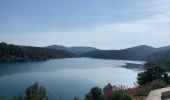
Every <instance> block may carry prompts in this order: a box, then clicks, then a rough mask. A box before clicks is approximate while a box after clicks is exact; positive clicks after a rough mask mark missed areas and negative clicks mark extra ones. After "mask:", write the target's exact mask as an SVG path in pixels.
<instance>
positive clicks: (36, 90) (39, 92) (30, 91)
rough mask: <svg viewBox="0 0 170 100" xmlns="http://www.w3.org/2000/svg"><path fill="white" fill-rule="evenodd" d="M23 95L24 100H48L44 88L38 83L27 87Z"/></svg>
mask: <svg viewBox="0 0 170 100" xmlns="http://www.w3.org/2000/svg"><path fill="white" fill-rule="evenodd" d="M25 94H26V97H25V99H26V100H48V97H47V94H46V90H45V88H44V87H42V86H39V85H38V83H35V84H33V85H32V86H29V87H28V88H27V89H26V91H25Z"/></svg>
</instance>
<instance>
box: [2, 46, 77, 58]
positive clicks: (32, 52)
mask: <svg viewBox="0 0 170 100" xmlns="http://www.w3.org/2000/svg"><path fill="white" fill-rule="evenodd" d="M74 56H75V55H74V54H72V53H70V52H68V51H66V50H55V49H48V48H41V47H28V46H17V45H12V44H6V43H0V61H39V60H47V59H55V58H66V57H74Z"/></svg>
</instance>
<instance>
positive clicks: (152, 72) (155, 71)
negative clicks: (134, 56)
mask: <svg viewBox="0 0 170 100" xmlns="http://www.w3.org/2000/svg"><path fill="white" fill-rule="evenodd" d="M156 79H160V80H163V81H165V82H166V83H169V80H170V79H169V76H168V74H167V73H166V71H165V69H164V68H162V67H161V66H155V67H151V68H148V69H146V71H144V72H141V73H139V74H138V77H137V83H138V84H139V85H145V84H146V83H148V82H151V81H153V80H156Z"/></svg>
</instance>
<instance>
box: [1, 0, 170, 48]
mask: <svg viewBox="0 0 170 100" xmlns="http://www.w3.org/2000/svg"><path fill="white" fill-rule="evenodd" d="M2 41H4V42H7V43H13V44H19V45H32V46H47V45H52V44H58V45H65V46H93V47H97V48H101V49H121V48H126V47H131V46H136V45H144V44H145V45H150V46H155V47H159V46H165V45H170V0H0V42H2Z"/></svg>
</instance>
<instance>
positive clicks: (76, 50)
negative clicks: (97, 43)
mask: <svg viewBox="0 0 170 100" xmlns="http://www.w3.org/2000/svg"><path fill="white" fill-rule="evenodd" d="M46 48H51V49H64V50H67V51H69V52H72V53H74V54H76V55H81V54H83V53H86V52H90V51H94V50H97V49H96V48H93V47H85V46H79V47H65V46H60V45H51V46H47V47H46Z"/></svg>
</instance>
